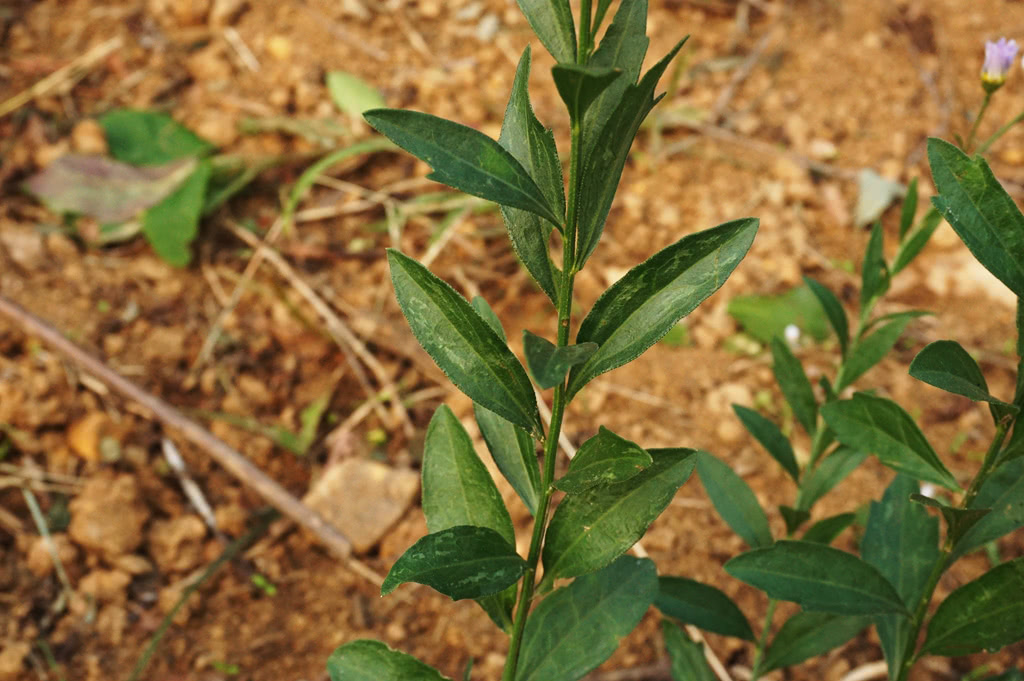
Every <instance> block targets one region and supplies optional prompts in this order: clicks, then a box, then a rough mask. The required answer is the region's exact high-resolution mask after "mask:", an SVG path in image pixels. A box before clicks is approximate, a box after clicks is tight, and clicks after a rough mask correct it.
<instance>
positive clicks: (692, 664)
mask: <svg viewBox="0 0 1024 681" xmlns="http://www.w3.org/2000/svg"><path fill="white" fill-rule="evenodd" d="M661 633H662V637H663V638H664V639H665V650H666V651H667V652H668V657H669V660H671V667H670V670H669V671H670V672H671V674H672V679H673V681H716V677H715V673H714V672H713V671H711V667H710V666H708V661H707V658H706V657H704V646H703V645H702V644H700V643H697V642H696V641H693V640H692V639H690V637H689V636H687V635H686V632H685V631H683V630H682V629H680V628H679V627H678V626H677V625H675V624H673V623H672V622H670V621H668V620H662V621H661Z"/></svg>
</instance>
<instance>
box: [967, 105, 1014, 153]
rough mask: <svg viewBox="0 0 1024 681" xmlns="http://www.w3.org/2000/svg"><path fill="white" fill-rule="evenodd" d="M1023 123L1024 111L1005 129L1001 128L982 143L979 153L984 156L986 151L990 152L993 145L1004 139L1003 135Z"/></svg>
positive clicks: (1005, 126) (1012, 119) (1004, 127)
mask: <svg viewBox="0 0 1024 681" xmlns="http://www.w3.org/2000/svg"><path fill="white" fill-rule="evenodd" d="M1021 121H1024V111H1021V112H1020V113H1019V114H1017V115H1016V116H1014V117H1013V118H1011V119H1010V121H1009V122H1008V123H1007V124H1006V125H1004V126H1003V127H1001V128H999V129H998V130H996V131H995V134H993V135H992V136H991V137H989V138H988V139H987V140H985V141H984V142H983V143H982V145H981V146H980V147H978V151H977V153H979V154H984V153H985V152H986V151H988V149H989V147H991V146H992V145H993V144H995V143H996V142H997V141H998V140H999V138H1000V137H1002V136H1003V135H1005V134H1006V131H1007V130H1009V129H1010V128H1012V127H1013V126H1015V125H1017V124H1018V123H1020V122H1021Z"/></svg>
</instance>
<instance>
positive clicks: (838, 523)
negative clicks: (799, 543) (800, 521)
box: [802, 513, 857, 544]
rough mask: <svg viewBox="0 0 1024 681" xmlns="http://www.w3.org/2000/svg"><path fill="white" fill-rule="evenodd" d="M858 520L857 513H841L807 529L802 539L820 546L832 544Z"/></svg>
mask: <svg viewBox="0 0 1024 681" xmlns="http://www.w3.org/2000/svg"><path fill="white" fill-rule="evenodd" d="M856 519H857V514H856V513H840V514H838V515H833V516H829V517H828V518H822V519H821V520H819V521H818V522H816V523H814V524H813V525H811V526H810V527H809V528H807V531H806V532H804V536H803V537H802V539H803V540H804V541H811V542H817V543H819V544H831V543H832V542H833V541H835V538H836V537H838V536H839V535H840V534H842V532H843V530H845V529H846V528H847V527H849V526H850V525H852V524H853V521H854V520H856Z"/></svg>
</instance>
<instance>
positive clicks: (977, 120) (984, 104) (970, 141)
mask: <svg viewBox="0 0 1024 681" xmlns="http://www.w3.org/2000/svg"><path fill="white" fill-rule="evenodd" d="M991 101H992V93H991V92H988V91H987V90H986V91H985V99H983V100H981V108H980V109H978V115H977V116H975V117H974V125H972V126H971V132H970V134H968V135H967V144H966V145H964V146H965V147H966V148H965V149H964V151H966V152H967V153H970V151H971V147H973V146H974V138H975V136H976V135H977V134H978V126H979V125H981V119H982V118H984V117H985V112H986V111H987V110H988V105H989V102H991Z"/></svg>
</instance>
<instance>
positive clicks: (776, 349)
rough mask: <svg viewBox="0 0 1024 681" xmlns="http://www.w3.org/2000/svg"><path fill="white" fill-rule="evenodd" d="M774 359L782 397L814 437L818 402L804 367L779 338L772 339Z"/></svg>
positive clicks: (776, 378) (816, 427)
mask: <svg viewBox="0 0 1024 681" xmlns="http://www.w3.org/2000/svg"><path fill="white" fill-rule="evenodd" d="M772 359H773V360H774V363H773V364H772V371H773V372H774V373H775V380H776V381H778V383H779V388H781V389H782V395H783V396H784V397H785V398H786V402H788V403H789V406H790V407H792V408H793V414H794V415H795V416H796V419H797V421H799V422H800V425H802V426H803V427H804V430H805V431H807V433H808V434H809V435H812V436H813V435H814V433H815V432H816V431H817V429H818V401H817V400H816V399H814V390H813V389H812V388H811V382H810V381H809V380H807V374H806V373H804V368H803V365H801V364H800V360H798V359H797V358H796V356H795V355H794V354H793V351H792V350H790V349H789V346H788V345H786V342H785V341H783V340H781V339H779V338H778V337H775V338H772Z"/></svg>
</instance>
